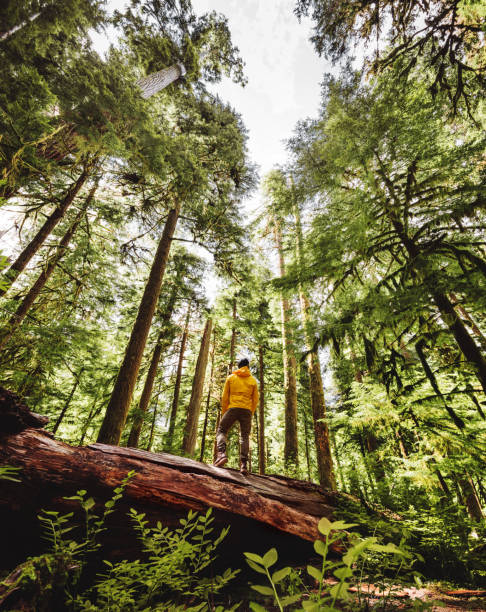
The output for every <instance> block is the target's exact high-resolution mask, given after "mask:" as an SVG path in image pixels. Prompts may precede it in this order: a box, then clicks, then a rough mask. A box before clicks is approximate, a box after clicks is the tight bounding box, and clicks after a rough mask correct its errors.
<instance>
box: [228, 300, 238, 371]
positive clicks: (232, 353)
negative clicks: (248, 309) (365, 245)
mask: <svg viewBox="0 0 486 612" xmlns="http://www.w3.org/2000/svg"><path fill="white" fill-rule="evenodd" d="M232 321H233V327H232V328H231V343H230V360H229V364H228V376H229V375H230V374H232V373H233V368H234V367H235V349H236V327H235V321H236V296H235V297H234V298H233V312H232Z"/></svg>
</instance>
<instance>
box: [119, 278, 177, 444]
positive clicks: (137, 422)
mask: <svg viewBox="0 0 486 612" xmlns="http://www.w3.org/2000/svg"><path fill="white" fill-rule="evenodd" d="M176 299H177V288H176V286H174V288H173V289H172V293H171V295H170V298H169V300H168V303H167V308H166V309H165V312H164V314H163V315H162V324H163V325H164V326H165V325H166V324H167V323H169V321H170V319H171V317H172V314H173V311H174V305H175V302H176ZM164 331H165V330H164V329H162V331H161V332H160V333H159V335H158V338H157V342H156V343H155V348H154V352H153V353H152V359H151V360H150V366H149V369H148V372H147V377H146V378H145V384H144V386H143V391H142V395H141V396H140V402H139V404H138V410H137V411H136V414H135V416H134V418H133V423H132V427H131V429H130V434H129V436H128V441H127V446H129V447H132V448H138V443H139V440H140V433H141V432H142V426H143V422H144V420H145V415H146V414H147V409H148V406H149V403H150V397H151V395H152V390H153V388H154V382H155V377H156V375H157V368H158V367H159V361H160V356H161V354H162V351H163V350H164V349H165V348H166V347H167V346H168V345H169V344H170V342H172V337H171V338H168V337H167V336H166V337H165V341H164Z"/></svg>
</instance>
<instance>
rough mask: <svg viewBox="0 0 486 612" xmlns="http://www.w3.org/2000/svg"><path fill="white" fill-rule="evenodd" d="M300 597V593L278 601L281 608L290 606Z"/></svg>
mask: <svg viewBox="0 0 486 612" xmlns="http://www.w3.org/2000/svg"><path fill="white" fill-rule="evenodd" d="M301 597H302V594H301V593H297V595H289V596H288V597H284V598H283V599H281V600H280V603H281V604H282V606H290V605H291V604H293V603H296V602H297V601H299V600H300V598H301Z"/></svg>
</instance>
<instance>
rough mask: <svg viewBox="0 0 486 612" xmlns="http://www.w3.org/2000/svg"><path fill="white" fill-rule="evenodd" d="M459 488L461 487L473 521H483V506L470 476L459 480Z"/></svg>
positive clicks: (467, 475)
mask: <svg viewBox="0 0 486 612" xmlns="http://www.w3.org/2000/svg"><path fill="white" fill-rule="evenodd" d="M459 486H460V487H461V490H462V494H463V498H464V502H465V505H466V508H467V511H468V514H469V516H470V517H471V518H472V519H473V521H478V522H480V521H482V520H483V518H484V515H483V511H482V509H481V504H480V503H479V499H478V496H477V493H476V488H475V486H474V483H473V482H472V480H471V477H470V476H469V474H466V475H465V476H462V477H461V478H460V479H459Z"/></svg>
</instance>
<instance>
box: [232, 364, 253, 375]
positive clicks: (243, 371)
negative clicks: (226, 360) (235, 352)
mask: <svg viewBox="0 0 486 612" xmlns="http://www.w3.org/2000/svg"><path fill="white" fill-rule="evenodd" d="M233 374H236V375H237V376H243V377H245V376H251V372H250V368H249V367H248V366H243V367H242V368H239V369H238V370H235V371H234V372H233Z"/></svg>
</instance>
